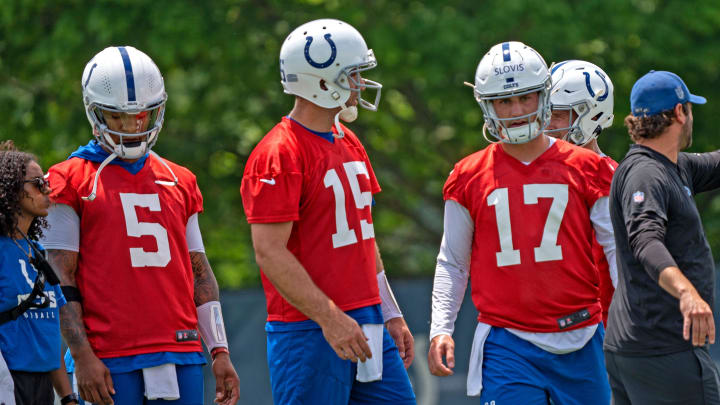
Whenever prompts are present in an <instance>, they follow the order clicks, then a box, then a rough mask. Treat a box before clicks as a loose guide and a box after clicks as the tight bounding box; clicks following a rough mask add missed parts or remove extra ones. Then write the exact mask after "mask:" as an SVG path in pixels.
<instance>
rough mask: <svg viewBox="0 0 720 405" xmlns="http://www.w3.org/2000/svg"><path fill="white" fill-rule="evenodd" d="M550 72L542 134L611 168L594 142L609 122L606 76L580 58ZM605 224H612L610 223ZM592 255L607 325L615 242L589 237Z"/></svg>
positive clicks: (609, 83)
mask: <svg viewBox="0 0 720 405" xmlns="http://www.w3.org/2000/svg"><path fill="white" fill-rule="evenodd" d="M550 74H551V75H552V83H553V85H552V90H551V91H550V105H551V109H552V119H551V120H550V124H548V127H547V130H546V131H545V133H546V134H548V135H550V136H552V137H555V138H560V139H563V140H566V141H568V142H572V143H574V144H575V145H578V146H580V147H583V148H586V149H590V150H591V151H593V152H595V153H597V154H598V155H600V156H602V158H603V159H605V162H607V164H608V165H609V166H610V167H611V168H612V169H613V171H615V169H616V168H617V166H618V164H617V162H616V161H614V160H613V158H611V157H610V156H608V155H606V154H604V153H603V152H602V151H601V150H600V146H598V143H597V137H598V135H600V132H602V130H603V129H605V128H609V127H610V126H611V125H612V123H613V117H614V114H613V97H614V94H613V84H612V81H611V80H610V77H609V76H608V75H607V74H606V73H605V72H604V71H603V70H602V69H600V68H599V67H598V66H596V65H594V64H592V63H590V62H586V61H582V60H567V61H564V62H560V63H557V64H555V65H553V66H552V67H551V68H550ZM607 201H608V200H605V199H603V200H602V201H600V202H601V203H602V204H606V207H605V208H604V209H610V207H609V206H607ZM607 219H608V220H609V219H610V218H609V217H608V218H607ZM607 226H609V227H612V224H607ZM597 236H598V235H596V237H597ZM606 237H612V235H606ZM603 245H604V247H603ZM593 258H594V259H595V264H596V266H597V269H598V277H599V278H600V303H601V304H602V311H603V312H602V318H603V325H607V318H608V309H609V308H610V301H611V300H612V296H613V293H614V292H615V286H616V285H617V263H616V262H615V244H614V243H603V244H601V243H599V242H598V241H597V238H596V239H595V240H593Z"/></svg>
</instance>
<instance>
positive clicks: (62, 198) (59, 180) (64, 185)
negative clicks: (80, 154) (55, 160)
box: [47, 162, 80, 215]
mask: <svg viewBox="0 0 720 405" xmlns="http://www.w3.org/2000/svg"><path fill="white" fill-rule="evenodd" d="M63 163H66V162H63ZM69 163H70V162H67V164H57V165H54V166H52V167H51V168H50V169H48V173H47V176H48V181H49V182H50V188H52V192H51V193H50V200H51V201H52V202H54V203H58V204H66V205H69V206H70V207H72V209H74V210H75V212H76V213H78V215H79V214H80V196H79V195H78V192H77V190H76V189H75V188H74V187H73V186H72V184H71V181H70V178H69V171H68V165H69Z"/></svg>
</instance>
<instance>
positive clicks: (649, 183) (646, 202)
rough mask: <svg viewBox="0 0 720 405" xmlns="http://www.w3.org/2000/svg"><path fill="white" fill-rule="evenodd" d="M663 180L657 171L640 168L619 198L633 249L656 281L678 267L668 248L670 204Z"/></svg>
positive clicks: (628, 181) (626, 182)
mask: <svg viewBox="0 0 720 405" xmlns="http://www.w3.org/2000/svg"><path fill="white" fill-rule="evenodd" d="M663 178H664V177H663V176H662V175H661V174H660V173H658V171H657V168H654V167H639V168H638V170H637V171H636V172H635V173H633V175H632V176H628V177H627V179H626V181H625V184H623V187H622V189H621V190H620V196H619V198H620V208H621V210H622V215H623V218H624V222H625V229H626V231H627V235H628V242H629V244H630V249H631V250H632V253H633V255H634V256H635V257H636V258H637V259H638V260H639V261H640V263H642V264H643V267H644V268H645V271H646V272H647V273H648V275H650V277H652V279H653V280H657V279H658V278H659V276H660V272H661V271H662V270H663V269H665V268H666V267H670V266H677V264H676V263H675V260H674V259H673V258H672V256H671V255H670V252H668V250H667V248H666V247H665V244H664V240H665V232H666V231H667V220H668V217H667V212H668V206H669V201H668V193H667V192H666V190H665V185H664V184H663Z"/></svg>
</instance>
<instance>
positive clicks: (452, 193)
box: [443, 165, 468, 208]
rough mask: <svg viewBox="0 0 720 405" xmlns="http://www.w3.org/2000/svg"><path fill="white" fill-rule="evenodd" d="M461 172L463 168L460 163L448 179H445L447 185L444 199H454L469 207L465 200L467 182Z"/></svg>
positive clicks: (444, 189) (444, 188)
mask: <svg viewBox="0 0 720 405" xmlns="http://www.w3.org/2000/svg"><path fill="white" fill-rule="evenodd" d="M461 172H462V170H461V169H460V168H459V167H458V165H455V167H454V168H453V170H452V171H451V172H450V175H449V176H448V179H447V180H446V181H445V186H443V199H444V200H445V201H448V200H453V201H455V202H457V203H458V204H460V205H462V206H463V207H465V208H468V206H467V204H466V201H465V182H464V181H463V176H462V175H461Z"/></svg>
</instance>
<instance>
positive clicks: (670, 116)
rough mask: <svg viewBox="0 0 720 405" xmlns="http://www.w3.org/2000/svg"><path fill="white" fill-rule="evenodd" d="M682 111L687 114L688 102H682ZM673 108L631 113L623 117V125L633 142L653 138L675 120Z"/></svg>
mask: <svg viewBox="0 0 720 405" xmlns="http://www.w3.org/2000/svg"><path fill="white" fill-rule="evenodd" d="M682 109H683V112H684V113H685V114H686V115H687V114H688V112H689V109H690V107H688V103H685V104H682ZM676 119H677V118H676V117H675V109H671V110H665V111H661V112H659V113H658V114H655V115H650V116H645V117H636V116H634V115H632V114H630V115H628V116H627V117H625V126H626V127H627V129H628V133H629V134H630V138H631V139H632V140H633V142H637V141H640V140H643V139H653V138H657V137H658V136H660V134H662V133H663V131H665V129H666V128H667V127H669V126H670V124H672V123H673V120H676Z"/></svg>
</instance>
